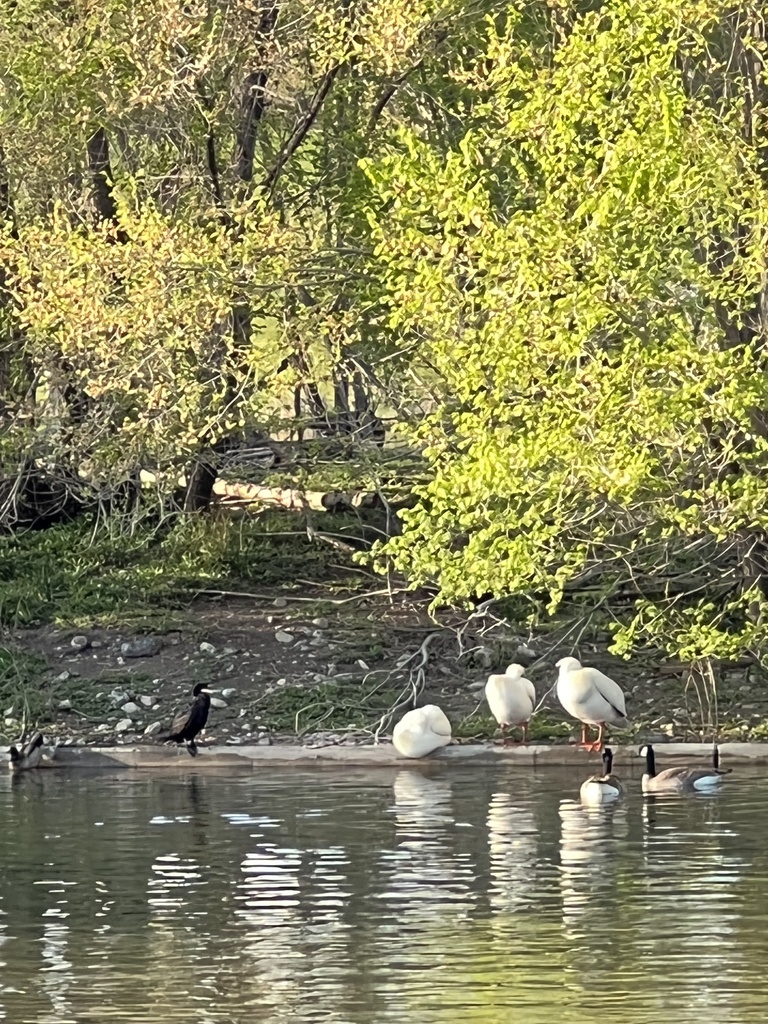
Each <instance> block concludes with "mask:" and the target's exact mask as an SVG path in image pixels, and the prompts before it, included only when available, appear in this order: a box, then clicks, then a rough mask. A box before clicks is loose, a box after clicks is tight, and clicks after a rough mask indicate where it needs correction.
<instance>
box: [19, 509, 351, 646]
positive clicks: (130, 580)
mask: <svg viewBox="0 0 768 1024" xmlns="http://www.w3.org/2000/svg"><path fill="white" fill-rule="evenodd" d="M329 519H330V520H331V523H332V526H331V528H334V527H335V528H336V529H342V528H343V527H344V526H347V525H349V523H348V521H347V520H345V519H344V518H343V517H330V516H329ZM340 557H341V555H340V553H339V552H338V551H337V550H335V549H334V548H332V547H329V546H327V545H323V544H320V543H319V542H313V541H311V540H310V539H309V538H308V537H307V535H306V532H302V530H301V524H300V523H299V522H297V517H296V516H292V515H290V514H288V513H273V514H265V515H263V516H261V517H259V518H255V519H244V520H241V521H238V520H234V519H228V518H225V517H222V518H220V519H215V520H207V519H205V520H204V519H199V518H194V519H190V520H181V521H180V522H179V523H178V525H177V526H176V527H175V528H174V529H172V530H170V531H168V532H167V533H165V534H163V533H159V532H157V531H156V530H155V529H153V528H151V527H150V526H149V525H144V526H139V527H137V528H136V529H134V530H133V531H132V532H121V531H120V530H118V529H117V528H116V526H115V524H109V526H102V527H100V528H96V529H94V525H93V524H92V523H90V522H89V521H88V519H87V518H83V519H81V520H78V521H77V522H75V523H72V524H69V525H66V526H58V527H54V528H52V529H49V530H45V531H40V532H35V533H28V534H24V535H22V536H16V537H0V624H8V625H17V626H30V625H34V624H36V623H39V622H48V621H57V622H65V623H72V624H83V625H88V624H94V623H97V622H106V621H115V620H119V621H121V622H131V621H136V620H141V621H146V619H148V618H152V619H155V620H156V621H157V623H158V624H159V623H161V622H163V621H166V622H167V621H168V619H169V615H170V616H171V617H172V612H173V609H180V608H182V607H183V606H184V604H185V603H187V602H188V601H189V600H190V599H191V598H193V597H194V596H195V594H196V593H198V592H199V591H200V590H202V589H207V588H213V589H215V588H221V589H236V588H238V587H239V588H240V589H247V588H248V586H251V588H253V587H257V586H259V585H261V586H274V585H279V586H284V587H291V586H295V585H297V584H296V581H297V578H298V579H301V580H303V581H304V583H305V584H306V583H307V582H317V583H342V582H345V575H344V566H343V565H339V560H340ZM355 582H356V581H355ZM299 585H301V584H299Z"/></svg>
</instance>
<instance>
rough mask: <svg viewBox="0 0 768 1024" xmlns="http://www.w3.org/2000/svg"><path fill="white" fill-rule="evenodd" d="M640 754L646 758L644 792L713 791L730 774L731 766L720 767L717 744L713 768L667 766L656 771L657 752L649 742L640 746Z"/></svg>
mask: <svg viewBox="0 0 768 1024" xmlns="http://www.w3.org/2000/svg"><path fill="white" fill-rule="evenodd" d="M640 756H641V757H644V758H645V774H644V775H643V779H642V786H643V792H644V793H711V792H712V791H713V790H715V789H717V788H718V787H719V786H720V785H721V784H722V781H723V776H724V775H728V774H729V772H730V771H731V769H730V768H721V767H720V751H719V750H718V747H717V744H715V745H714V747H713V748H712V767H711V768H688V767H685V766H681V767H679V768H665V769H664V770H663V771H661V772H657V771H656V753H655V751H654V749H653V746H652V745H651V744H650V743H648V744H647V745H646V746H644V747H641V748H640Z"/></svg>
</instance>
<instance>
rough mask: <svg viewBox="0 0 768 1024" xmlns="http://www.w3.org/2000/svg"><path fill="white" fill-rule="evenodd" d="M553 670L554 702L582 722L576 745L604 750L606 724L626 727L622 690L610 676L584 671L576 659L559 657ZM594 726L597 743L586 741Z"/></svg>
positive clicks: (593, 750) (591, 749)
mask: <svg viewBox="0 0 768 1024" xmlns="http://www.w3.org/2000/svg"><path fill="white" fill-rule="evenodd" d="M556 668H557V670H558V677H557V699H558V700H559V701H560V703H561V704H562V705H563V707H564V708H565V710H566V711H567V712H568V714H569V715H572V716H573V717H574V718H576V719H578V720H579V721H580V722H581V740H580V742H579V746H580V747H582V748H583V749H584V750H588V751H591V752H595V751H597V752H599V751H601V750H602V749H603V733H604V732H605V727H606V725H618V726H625V725H626V724H627V706H626V703H625V700H624V691H623V690H622V689H621V687H620V686H619V684H618V683H616V682H614V681H613V679H611V678H610V676H607V675H605V673H603V672H600V671H599V669H596V668H586V667H584V666H583V665H582V664H581V662H580V661H579V660H578V659H577V658H561V659H560V661H558V663H557V665H556ZM589 726H592V727H596V728H597V730H598V732H597V740H596V741H594V742H592V743H589V742H587V729H588V727H589Z"/></svg>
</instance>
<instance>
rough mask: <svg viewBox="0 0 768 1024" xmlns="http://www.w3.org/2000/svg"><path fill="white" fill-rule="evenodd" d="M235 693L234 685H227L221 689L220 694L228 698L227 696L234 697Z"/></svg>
mask: <svg viewBox="0 0 768 1024" xmlns="http://www.w3.org/2000/svg"><path fill="white" fill-rule="evenodd" d="M236 693H237V690H236V689H235V687H234V686H228V687H227V688H226V689H225V690H222V691H221V696H222V697H225V698H226V699H227V700H229V698H230V697H234V696H235V694H236Z"/></svg>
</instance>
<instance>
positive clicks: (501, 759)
mask: <svg viewBox="0 0 768 1024" xmlns="http://www.w3.org/2000/svg"><path fill="white" fill-rule="evenodd" d="M0 749H2V748H0ZM654 749H655V750H656V752H657V754H658V757H659V766H660V767H661V768H664V767H669V766H671V765H672V764H675V763H678V762H679V761H680V760H681V759H685V760H686V761H691V762H699V763H701V762H704V763H708V762H709V760H710V758H711V756H712V745H711V744H710V743H658V744H654ZM611 750H612V751H613V754H614V763H615V764H616V765H617V766H619V765H635V766H637V767H641V766H642V764H643V759H642V758H641V757H640V755H639V753H638V750H639V744H634V745H632V746H631V747H630V746H618V745H615V744H612V745H611ZM199 751H200V752H199V754H198V756H197V757H195V758H192V757H190V756H189V754H188V753H187V752H186V750H185V749H184V748H183V747H182V748H175V747H166V746H161V745H157V746H152V745H151V744H146V745H144V744H136V745H133V746H131V745H129V744H126V745H125V746H119V747H57V748H56V749H55V750H52V751H49V752H48V753H49V756H50V757H51V758H52V760H51V762H50V764H48V765H45V766H44V767H46V768H77V769H95V770H103V769H116V768H118V769H119V768H136V769H141V770H157V769H163V770H185V771H186V770H189V769H191V768H194V769H195V771H206V770H211V769H213V770H217V771H222V770H226V771H227V772H237V773H247V772H251V771H253V770H255V769H258V768H261V767H265V766H269V765H275V766H276V765H285V766H289V765H296V766H297V767H306V766H307V765H312V766H313V767H333V766H335V765H346V766H359V767H365V768H375V767H385V768H392V767H398V768H406V767H408V766H412V767H416V766H426V765H435V766H438V765H440V766H443V767H445V768H448V767H450V766H454V767H455V768H457V769H458V768H461V767H462V766H467V767H476V766H477V767H483V766H494V767H497V768H500V767H518V766H519V767H528V768H530V767H533V766H535V767H547V766H550V767H556V766H560V767H562V766H567V765H572V766H577V767H581V768H583V767H586V766H588V767H589V768H590V769H592V768H593V766H597V765H599V764H600V757H599V755H598V754H588V753H586V752H585V751H582V750H577V749H575V748H574V747H572V746H569V745H567V744H551V745H538V744H531V745H530V746H528V747H502V746H500V745H494V744H490V743H476V744H452V745H451V746H448V747H443V748H442V749H441V750H438V751H437V752H436V753H434V754H432V755H430V756H429V757H424V758H419V759H417V760H416V759H411V758H406V757H400V756H399V754H397V752H396V751H395V748H394V747H393V746H392V745H391V744H390V743H381V744H379V745H378V746H362V747H355V746H342V745H338V746H335V745H331V746H326V747H301V746H289V745H287V744H286V745H275V746H216V747H200V748H199ZM4 752H5V755H6V757H7V748H4ZM720 756H721V759H722V761H723V764H724V765H725V766H726V767H729V766H730V765H732V764H738V763H742V764H765V763H768V743H722V744H720Z"/></svg>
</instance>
